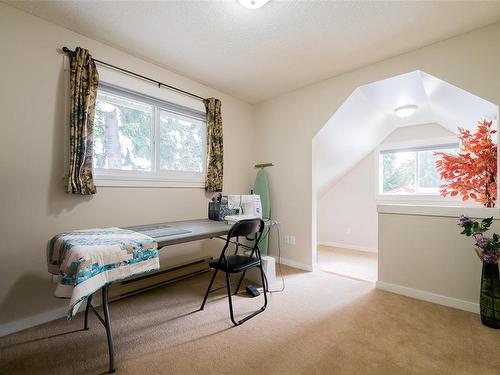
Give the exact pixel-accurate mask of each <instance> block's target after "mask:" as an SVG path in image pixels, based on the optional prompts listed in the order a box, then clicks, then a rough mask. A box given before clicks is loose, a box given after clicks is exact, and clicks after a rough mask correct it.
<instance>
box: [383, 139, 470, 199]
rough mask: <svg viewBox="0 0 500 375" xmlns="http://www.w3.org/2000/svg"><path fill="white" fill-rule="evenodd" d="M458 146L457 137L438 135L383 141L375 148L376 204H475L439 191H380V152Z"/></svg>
mask: <svg viewBox="0 0 500 375" xmlns="http://www.w3.org/2000/svg"><path fill="white" fill-rule="evenodd" d="M456 144H458V147H459V148H460V147H461V145H460V140H459V139H458V137H452V136H450V137H439V138H428V139H419V140H412V141H404V142H395V143H383V144H381V145H380V146H379V147H377V148H376V149H375V157H374V159H375V184H374V185H375V200H376V202H377V203H378V204H383V203H403V204H417V205H419V204H422V205H430V204H434V205H435V204H436V203H439V205H443V206H446V205H449V206H472V205H475V204H474V203H472V202H471V201H470V200H469V201H467V202H462V199H460V197H458V196H457V197H453V198H452V197H446V198H445V197H442V196H441V195H440V194H439V193H437V192H436V193H416V194H390V193H381V184H382V183H383V176H382V167H381V165H380V163H381V158H380V155H381V152H383V151H405V150H411V149H412V148H415V149H418V148H424V147H433V146H436V147H439V146H445V145H456ZM416 183H418V181H416Z"/></svg>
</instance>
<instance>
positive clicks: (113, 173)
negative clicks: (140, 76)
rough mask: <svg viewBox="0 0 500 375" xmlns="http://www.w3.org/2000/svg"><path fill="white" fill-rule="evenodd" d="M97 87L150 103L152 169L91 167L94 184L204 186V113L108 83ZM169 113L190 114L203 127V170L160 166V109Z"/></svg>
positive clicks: (205, 149)
mask: <svg viewBox="0 0 500 375" xmlns="http://www.w3.org/2000/svg"><path fill="white" fill-rule="evenodd" d="M98 90H102V91H105V92H107V93H111V94H115V95H120V96H125V97H128V98H130V99H133V100H138V101H142V102H144V103H148V104H151V105H153V111H154V112H153V118H154V123H153V127H152V134H151V147H152V150H153V152H152V154H151V171H133V170H121V169H109V168H94V180H95V183H96V185H97V186H121V187H183V188H204V187H205V177H206V168H207V166H206V158H207V142H206V138H207V124H206V114H205V113H204V112H201V111H199V110H195V109H191V108H188V107H185V106H182V105H178V104H175V103H172V102H167V101H165V100H162V99H156V98H153V97H150V96H147V95H144V94H140V93H138V92H135V91H132V90H128V89H124V88H122V87H118V86H116V85H113V84H109V83H99V88H98ZM161 110H162V111H165V112H169V113H172V114H175V115H180V116H182V117H191V118H194V119H196V120H198V121H200V122H201V123H202V124H203V128H202V132H203V133H202V134H203V135H202V139H203V140H204V141H202V155H203V160H202V168H203V169H202V172H200V173H198V172H183V171H167V170H161V169H160V157H159V155H160V142H159V141H157V138H158V135H159V134H160V111H161Z"/></svg>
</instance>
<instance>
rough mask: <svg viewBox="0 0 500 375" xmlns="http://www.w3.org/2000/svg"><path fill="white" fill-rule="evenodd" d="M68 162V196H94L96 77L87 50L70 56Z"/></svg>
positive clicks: (79, 50) (94, 67)
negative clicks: (93, 133)
mask: <svg viewBox="0 0 500 375" xmlns="http://www.w3.org/2000/svg"><path fill="white" fill-rule="evenodd" d="M70 67H71V71H70V86H71V89H70V90H71V91H70V93H71V111H70V120H69V126H70V162H69V173H68V185H67V191H68V193H73V194H81V195H91V194H95V193H96V187H95V184H94V179H93V177H92V157H93V143H92V139H93V137H92V132H93V128H94V114H95V101H96V95H97V85H98V83H99V74H98V73H97V68H96V66H95V63H94V60H92V56H90V53H89V51H88V50H86V49H83V48H80V47H77V48H76V50H75V52H74V53H73V54H72V55H71V57H70Z"/></svg>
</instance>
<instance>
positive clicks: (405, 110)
mask: <svg viewBox="0 0 500 375" xmlns="http://www.w3.org/2000/svg"><path fill="white" fill-rule="evenodd" d="M417 108H418V105H415V104H410V105H403V106H401V107H397V108H396V109H394V112H395V113H396V115H397V116H398V117H401V118H407V117H410V116H411V115H413V114H414V113H415V111H416V110H417Z"/></svg>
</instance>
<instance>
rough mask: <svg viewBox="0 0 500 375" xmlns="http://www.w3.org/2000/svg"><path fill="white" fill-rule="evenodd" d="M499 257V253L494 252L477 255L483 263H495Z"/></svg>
mask: <svg viewBox="0 0 500 375" xmlns="http://www.w3.org/2000/svg"><path fill="white" fill-rule="evenodd" d="M499 256H500V251H494V252H492V253H488V252H483V253H482V254H480V255H479V257H480V258H481V260H482V261H483V262H484V263H497V262H498V258H499Z"/></svg>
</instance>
